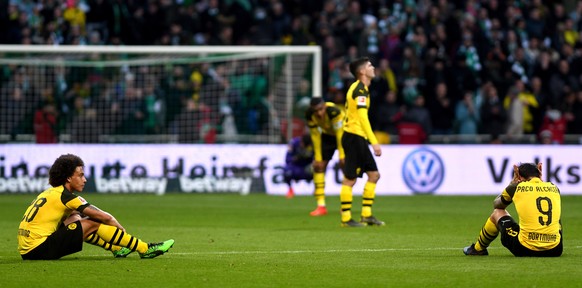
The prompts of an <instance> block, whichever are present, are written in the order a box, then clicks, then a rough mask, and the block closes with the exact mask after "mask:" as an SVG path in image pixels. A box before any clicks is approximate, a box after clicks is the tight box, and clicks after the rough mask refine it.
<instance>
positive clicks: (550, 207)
mask: <svg viewBox="0 0 582 288" xmlns="http://www.w3.org/2000/svg"><path fill="white" fill-rule="evenodd" d="M541 177H542V164H541V163H538V164H537V165H536V164H533V163H523V164H520V165H519V166H517V165H514V166H513V180H511V183H510V184H509V185H508V186H507V187H506V188H505V189H504V190H503V192H502V193H501V194H500V195H499V196H497V198H495V200H494V201H493V208H494V209H493V213H491V216H489V218H487V221H486V222H485V225H484V226H483V228H482V229H481V232H480V233H479V238H478V239H477V243H474V244H471V246H467V247H465V248H464V249H463V253H465V255H475V256H485V255H489V252H488V251H487V247H489V244H491V242H493V240H495V238H497V235H499V234H501V244H503V246H505V248H507V249H508V250H509V251H510V252H511V253H512V254H513V255H514V256H518V257H521V256H535V257H558V256H560V255H562V250H563V246H562V242H563V241H562V221H561V216H562V204H561V197H560V190H559V189H558V187H556V185H554V184H553V183H551V182H544V181H542V180H541ZM511 203H515V209H516V210H517V214H518V216H519V223H518V222H516V221H515V220H514V219H513V217H511V215H509V213H508V212H507V210H505V208H507V206H509V204H511Z"/></svg>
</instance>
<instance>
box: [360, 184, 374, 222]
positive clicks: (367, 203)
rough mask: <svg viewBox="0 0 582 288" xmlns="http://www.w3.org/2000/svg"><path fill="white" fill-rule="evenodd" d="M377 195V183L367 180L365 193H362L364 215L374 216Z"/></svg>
mask: <svg viewBox="0 0 582 288" xmlns="http://www.w3.org/2000/svg"><path fill="white" fill-rule="evenodd" d="M375 195H376V183H372V182H366V185H365V186H364V194H363V195H362V216H363V217H370V216H372V204H374V196H375Z"/></svg>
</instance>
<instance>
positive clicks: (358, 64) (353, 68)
mask: <svg viewBox="0 0 582 288" xmlns="http://www.w3.org/2000/svg"><path fill="white" fill-rule="evenodd" d="M368 62H370V58H368V57H362V58H358V59H356V60H354V61H352V62H351V63H350V73H352V75H354V77H356V78H358V70H360V69H361V68H362V65H365V64H366V63H368Z"/></svg>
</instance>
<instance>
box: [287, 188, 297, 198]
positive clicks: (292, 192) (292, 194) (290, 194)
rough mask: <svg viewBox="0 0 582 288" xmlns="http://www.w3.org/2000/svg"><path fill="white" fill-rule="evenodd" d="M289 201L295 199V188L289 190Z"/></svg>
mask: <svg viewBox="0 0 582 288" xmlns="http://www.w3.org/2000/svg"><path fill="white" fill-rule="evenodd" d="M286 197H287V198H288V199H291V198H293V197H295V191H293V188H291V187H289V190H287V196H286Z"/></svg>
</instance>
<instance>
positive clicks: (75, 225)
mask: <svg viewBox="0 0 582 288" xmlns="http://www.w3.org/2000/svg"><path fill="white" fill-rule="evenodd" d="M67 229H69V230H75V229H77V223H71V224H69V226H67Z"/></svg>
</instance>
